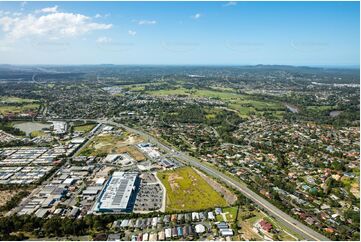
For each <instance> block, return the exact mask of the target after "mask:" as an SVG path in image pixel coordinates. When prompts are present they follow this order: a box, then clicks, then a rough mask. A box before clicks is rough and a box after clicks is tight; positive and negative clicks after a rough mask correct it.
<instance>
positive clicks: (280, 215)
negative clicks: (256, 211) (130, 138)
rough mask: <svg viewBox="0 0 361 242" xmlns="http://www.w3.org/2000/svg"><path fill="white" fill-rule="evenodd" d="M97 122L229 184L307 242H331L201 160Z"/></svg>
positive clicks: (149, 138) (139, 133) (151, 137)
mask: <svg viewBox="0 0 361 242" xmlns="http://www.w3.org/2000/svg"><path fill="white" fill-rule="evenodd" d="M91 121H96V122H99V123H104V124H109V125H113V126H116V127H120V128H123V129H125V130H127V131H129V132H132V133H135V134H138V135H141V136H143V137H145V138H147V139H148V141H149V142H151V143H153V144H155V145H157V146H158V147H159V148H161V149H163V150H164V151H166V152H167V153H169V154H170V156H172V157H174V158H178V159H179V160H182V161H184V163H186V164H189V165H191V166H194V167H197V168H198V169H200V170H202V171H203V172H205V173H207V174H208V175H210V176H213V177H215V178H218V179H219V180H221V181H222V182H224V183H226V184H228V185H229V186H231V187H233V188H235V189H237V190H238V191H240V192H241V193H242V194H243V195H244V196H246V197H247V198H249V199H250V200H252V201H253V202H254V203H256V204H257V205H258V206H259V207H260V208H262V209H264V210H265V211H267V212H268V214H269V215H272V216H273V217H274V218H275V219H276V220H277V221H278V222H280V223H281V224H283V225H284V226H285V227H287V228H289V229H290V230H291V231H294V232H296V233H297V234H299V235H301V236H302V237H303V238H304V239H306V240H311V241H329V240H330V239H328V238H327V237H325V236H323V235H322V234H320V233H318V232H316V231H314V230H313V229H311V228H309V227H308V226H306V225H304V224H303V223H301V222H299V221H298V220H296V219H294V218H293V217H291V216H290V215H288V214H286V213H285V212H283V211H282V210H281V209H279V208H277V207H276V206H274V205H273V204H271V203H270V202H268V201H267V200H266V199H264V198H263V197H261V196H259V195H258V194H257V193H255V192H253V191H252V190H251V189H249V188H248V187H247V185H246V184H244V183H242V182H240V181H237V180H235V179H233V178H231V177H229V176H227V175H225V174H223V173H222V172H220V171H218V170H216V169H215V168H212V167H209V166H206V165H204V164H202V162H200V161H199V160H197V159H195V158H194V157H191V156H189V155H187V154H185V153H184V152H178V151H175V150H174V149H173V148H171V147H168V146H166V145H164V144H163V143H161V142H159V140H158V139H156V138H154V137H153V136H151V135H149V134H148V133H146V132H144V131H141V130H138V129H133V128H130V127H128V126H125V125H123V124H119V123H116V122H113V121H110V120H91Z"/></svg>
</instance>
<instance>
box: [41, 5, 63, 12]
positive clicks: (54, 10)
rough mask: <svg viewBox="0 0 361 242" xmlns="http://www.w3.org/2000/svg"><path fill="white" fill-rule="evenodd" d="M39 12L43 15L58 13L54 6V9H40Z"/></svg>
mask: <svg viewBox="0 0 361 242" xmlns="http://www.w3.org/2000/svg"><path fill="white" fill-rule="evenodd" d="M39 12H43V13H56V12H58V6H57V5H55V6H54V7H49V8H43V9H40V11H39Z"/></svg>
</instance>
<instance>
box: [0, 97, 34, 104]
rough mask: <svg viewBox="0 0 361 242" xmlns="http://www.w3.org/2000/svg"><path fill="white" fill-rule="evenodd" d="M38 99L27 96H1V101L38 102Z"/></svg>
mask: <svg viewBox="0 0 361 242" xmlns="http://www.w3.org/2000/svg"><path fill="white" fill-rule="evenodd" d="M36 101H37V100H35V99H27V98H19V97H8V96H6V97H0V103H1V102H5V103H17V104H18V103H32V102H36Z"/></svg>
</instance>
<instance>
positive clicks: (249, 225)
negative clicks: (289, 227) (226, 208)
mask: <svg viewBox="0 0 361 242" xmlns="http://www.w3.org/2000/svg"><path fill="white" fill-rule="evenodd" d="M261 219H264V220H266V221H267V222H269V223H271V224H272V226H273V228H275V229H278V230H279V231H280V233H279V234H278V235H277V237H276V238H274V239H276V240H285V241H294V240H298V238H297V237H296V236H295V235H293V234H291V233H289V232H287V231H286V229H285V228H284V227H283V226H281V225H280V224H279V223H277V222H276V221H275V220H274V219H272V218H271V217H269V216H267V215H266V214H265V213H263V212H260V211H258V210H254V209H251V210H248V211H247V210H244V209H241V210H240V211H239V213H238V224H239V226H240V228H241V230H240V232H241V234H242V237H243V239H244V240H264V238H263V234H260V233H258V232H257V230H255V229H254V225H255V223H256V222H258V221H259V220H261Z"/></svg>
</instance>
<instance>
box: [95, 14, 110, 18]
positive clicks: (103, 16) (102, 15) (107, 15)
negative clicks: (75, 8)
mask: <svg viewBox="0 0 361 242" xmlns="http://www.w3.org/2000/svg"><path fill="white" fill-rule="evenodd" d="M109 16H110V14H109V13H107V14H100V13H97V14H95V16H94V18H106V17H109Z"/></svg>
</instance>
